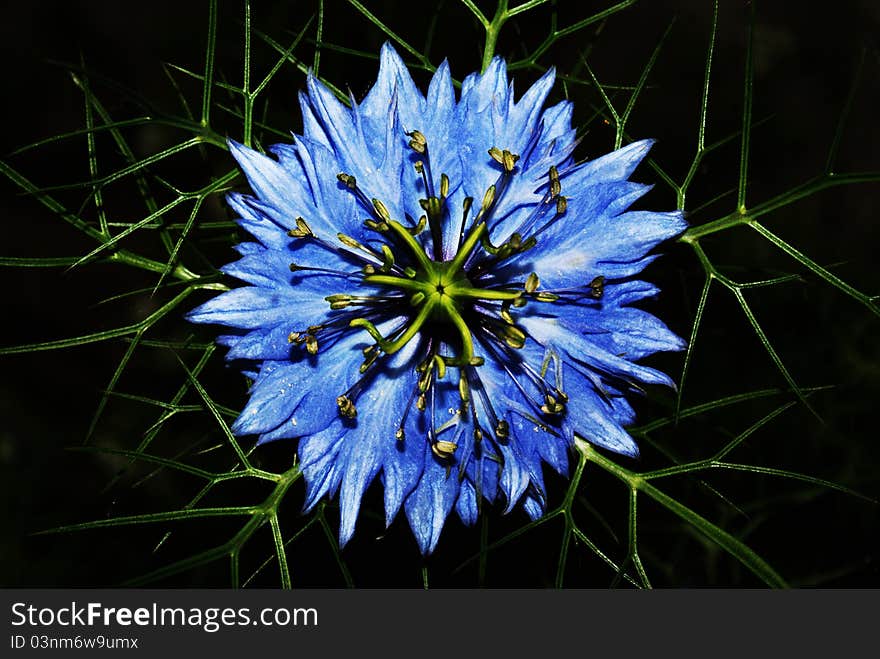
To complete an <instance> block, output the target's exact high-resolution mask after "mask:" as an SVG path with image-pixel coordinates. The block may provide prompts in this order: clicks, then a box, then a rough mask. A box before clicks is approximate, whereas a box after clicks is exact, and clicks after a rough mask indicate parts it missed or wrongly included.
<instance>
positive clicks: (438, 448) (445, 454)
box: [431, 440, 458, 459]
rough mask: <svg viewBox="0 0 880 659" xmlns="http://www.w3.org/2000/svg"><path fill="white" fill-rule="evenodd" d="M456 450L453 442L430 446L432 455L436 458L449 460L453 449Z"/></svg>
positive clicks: (453, 451) (442, 442) (436, 443)
mask: <svg viewBox="0 0 880 659" xmlns="http://www.w3.org/2000/svg"><path fill="white" fill-rule="evenodd" d="M457 448H458V444H455V443H454V442H445V441H442V440H441V441H438V442H435V443H433V444H431V451H433V453H434V455H436V456H437V457H438V458H444V459H445V458H451V457H452V456H453V454H454V453H455V449H457Z"/></svg>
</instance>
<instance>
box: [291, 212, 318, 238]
mask: <svg viewBox="0 0 880 659" xmlns="http://www.w3.org/2000/svg"><path fill="white" fill-rule="evenodd" d="M287 235H288V236H290V237H291V238H305V237H307V236H308V237H309V238H314V237H315V234H314V233H312V228H311V227H310V226H309V225H308V223H307V222H306V221H305V220H304V219H302V218H301V217H298V218H296V229H291V230H290V231H288V232H287Z"/></svg>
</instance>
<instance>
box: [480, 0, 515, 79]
mask: <svg viewBox="0 0 880 659" xmlns="http://www.w3.org/2000/svg"><path fill="white" fill-rule="evenodd" d="M508 18H510V16H509V14H508V13H507V0H498V7H497V8H496V9H495V15H494V16H493V17H492V20H491V22H490V23H489V24H488V25H486V43H485V45H484V46H483V65H482V67H481V69H480V71H481V73H485V72H486V69H488V68H489V64H491V62H492V58H493V57H495V45H496V43H497V42H498V35H499V34H500V33H501V28H502V26H503V25H504V23H505V22H507V19H508Z"/></svg>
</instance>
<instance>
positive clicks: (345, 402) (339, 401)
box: [336, 395, 357, 419]
mask: <svg viewBox="0 0 880 659" xmlns="http://www.w3.org/2000/svg"><path fill="white" fill-rule="evenodd" d="M336 405H337V407H339V414H340V416H343V417H345V418H346V419H354V418H355V417H356V416H357V408H356V407H355V405H354V403H353V402H352V401H351V399H350V398H349V397H348V396H346V395H342V396H337V397H336Z"/></svg>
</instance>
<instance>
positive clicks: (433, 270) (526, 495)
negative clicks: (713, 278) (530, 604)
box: [189, 45, 685, 554]
mask: <svg viewBox="0 0 880 659" xmlns="http://www.w3.org/2000/svg"><path fill="white" fill-rule="evenodd" d="M553 81H554V73H553V71H549V72H548V73H547V74H545V75H544V76H543V77H542V78H541V79H540V80H538V82H536V83H535V84H534V85H533V86H532V87H531V88H530V89H529V90H528V91H527V92H526V93H525V94H524V95H523V96H522V97H521V98H520V99H519V100H518V101H517V100H515V96H514V91H513V85H512V84H511V85H508V80H507V72H506V67H505V64H504V62H503V61H502V60H501V59H499V58H496V59H494V60H493V61H492V63H491V64H490V66H489V67H488V69H487V70H486V71H485V73H483V74H482V75H480V74H472V75H470V76H468V77H467V78H466V79H465V80H464V82H463V83H462V86H461V92H460V94H459V95H458V98H456V93H455V90H454V88H453V84H452V78H451V76H450V72H449V68H448V66H447V64H446V63H445V62H444V63H443V64H441V65H440V67H439V68H438V69H437V72H436V73H435V74H434V76H433V78H432V80H431V83H430V86H429V88H428V91H427V95H423V94H422V92H421V91H420V90H419V89H418V88H417V87H416V85H415V83H414V82H413V80H412V78H411V77H410V74H409V73H408V72H407V70H406V68H405V66H404V64H403V62H402V61H401V59H400V58H399V56H398V55H397V53H396V52H395V51H394V50H393V49H392V48H391V47H390V46H388V45H386V46H385V47H384V48H383V49H382V53H381V65H380V69H379V77H378V80H377V82H376V84H375V85H374V86H373V88H372V90H371V91H370V92H369V93H368V94H367V96H366V97H365V98H364V99H363V101H362V102H361V103H356V102H355V100H354V99H351V107H346V106H345V105H343V104H342V103H340V102H339V101H338V100H337V99H336V98H335V97H334V96H333V94H332V93H331V92H330V91H329V90H328V89H327V88H326V87H325V86H323V85H322V84H321V83H320V82H318V80H316V79H315V78H314V77H311V76H310V77H309V78H308V81H307V88H308V91H307V92H306V93H303V94H301V96H300V103H301V106H302V114H303V124H304V127H303V135H301V136H296V138H295V143H294V144H277V145H274V146H272V147H270V148H269V151H270V152H271V153H272V155H273V156H274V158H273V157H270V156H267V155H262V154H260V153H258V152H257V151H255V150H253V149H250V148H247V147H245V146H242V145H241V144H237V143H235V142H230V148H231V151H232V154H233V156H234V157H235V158H236V160H237V161H238V163H239V165H240V166H241V168H242V170H243V171H244V173H245V175H246V176H247V178H248V181H249V183H250V186H251V189H252V190H253V196H248V195H242V194H231V195H230V196H229V198H228V201H229V204H230V206H231V207H232V209H233V210H234V211H235V213H236V214H237V215H238V216H240V218H241V219H240V220H239V224H240V225H241V226H242V228H244V229H245V230H246V231H247V232H248V233H250V234H251V235H252V236H253V237H254V238H255V242H245V243H242V244H240V245H238V247H237V249H238V251H239V253H240V254H241V256H242V258H241V259H240V260H238V261H236V262H234V263H231V264H229V265H227V266H225V267H224V268H223V271H224V272H225V273H227V274H229V275H231V276H233V277H235V278H237V279H240V280H242V281H244V282H246V283H247V284H249V285H248V286H243V287H240V288H236V289H234V290H231V291H229V292H225V293H223V294H221V295H219V296H218V297H216V298H214V299H212V300H210V301H209V302H207V303H206V304H204V305H202V306H200V307H199V308H197V309H195V310H194V311H192V312H191V313H190V314H189V319H190V320H192V321H194V322H199V323H218V324H222V325H226V326H228V327H230V328H232V329H233V330H234V331H233V332H232V333H230V334H228V335H226V336H223V337H221V338H220V342H221V343H223V344H225V345H227V346H229V352H228V354H227V359H229V360H236V361H239V360H240V362H241V364H242V370H244V371H245V372H246V373H248V374H249V375H250V376H251V377H252V378H253V385H252V387H251V390H250V400H249V401H248V403H247V405H246V407H245V408H244V410H243V411H242V412H241V415H240V416H239V417H238V419H237V421H236V422H235V424H234V425H233V427H232V430H233V432H234V433H235V434H237V435H258V436H259V441H260V442H268V441H271V440H276V439H281V438H298V445H297V451H298V459H299V463H300V466H301V469H302V473H303V475H304V478H305V481H306V501H305V509H306V510H308V509H310V508H312V507H313V506H314V505H315V504H316V503H317V502H318V501H319V500H321V499H322V498H323V497H326V496H331V497H333V496H337V495H338V497H339V505H340V512H341V522H340V530H339V540H340V543H341V544H344V543H345V542H347V541H348V540H349V538H350V537H351V535H352V533H353V532H354V528H355V521H356V519H357V516H358V512H359V509H360V505H361V499H362V496H363V494H364V491H365V490H366V488H367V487H368V486H369V485H370V483H371V482H373V481H374V480H375V479H376V478H377V477H378V478H379V479H380V480H381V482H382V485H383V486H384V502H385V516H386V521H387V523H388V524H390V523H391V521H392V520H393V519H394V517H395V516H396V514H397V513H398V511H399V509H400V508H401V507H403V509H404V510H405V512H406V516H407V517H408V519H409V523H410V526H411V527H412V530H413V532H414V534H415V537H416V539H417V541H418V544H419V547H420V548H421V550H422V552H423V553H426V554H427V553H430V552H432V551H433V550H434V548H435V546H436V544H437V541H438V538H439V536H440V532H441V529H442V528H443V525H444V522H445V520H446V519H447V517H448V515H449V514H450V513H451V511H452V510H453V508H454V509H455V511H456V513H457V514H458V516H459V517H460V518H461V519H462V520H463V521H464V523H466V524H472V523H473V522H474V521H475V520H476V518H477V514H478V510H479V507H480V501H481V499H485V500H487V501H489V502H499V504H500V505H503V508H504V510H505V511H510V510H511V509H513V507H514V506H515V505H517V504H518V503H521V504H522V506H523V508H524V509H525V511H526V512H527V513H528V515H530V516H531V517H532V518H537V517H538V516H540V515H541V514H542V512H543V511H544V510H545V506H546V505H547V501H546V497H545V488H544V469H545V464H546V465H549V466H550V467H551V468H552V469H554V470H556V471H557V472H559V473H561V474H565V473H566V472H567V469H568V464H569V454H570V452H571V451H572V448H573V445H574V435H575V433H577V434H578V435H579V436H581V437H583V438H584V439H586V440H587V441H589V442H591V443H592V444H594V445H596V446H599V447H602V448H604V449H608V450H609V451H613V452H616V453H621V454H624V455H628V456H635V455H636V454H637V453H638V449H637V447H636V444H635V443H634V442H633V440H632V438H631V437H630V436H629V435H628V434H627V433H626V431H625V430H624V429H623V426H626V425H627V424H630V423H631V422H632V421H633V416H634V414H633V409H632V407H631V406H630V404H629V403H628V402H627V400H626V396H627V395H629V394H632V393H634V392H638V391H641V390H642V389H641V385H643V384H645V383H647V384H665V385H671V384H672V382H671V380H670V379H669V378H668V377H667V376H666V375H664V374H662V373H660V372H658V371H656V370H654V369H651V368H648V367H646V366H642V365H639V364H638V363H636V362H637V361H638V360H639V359H641V358H643V357H645V356H647V355H650V354H652V353H654V352H657V351H661V350H679V349H681V348H682V341H681V340H680V339H679V338H678V337H677V336H675V335H674V334H673V333H671V332H670V331H669V330H668V329H667V328H666V326H665V325H664V324H663V323H662V322H661V321H659V320H658V319H657V318H655V317H654V316H652V315H650V314H649V313H647V312H645V311H643V310H640V309H637V308H634V307H632V306H630V305H632V304H633V303H635V302H638V301H640V300H643V299H645V298H647V297H650V296H653V295H654V294H656V292H657V289H656V288H655V287H654V286H652V285H651V284H648V283H645V282H643V281H638V280H637V279H635V277H636V276H637V275H638V273H639V272H640V271H641V270H642V269H643V268H644V267H645V266H646V265H647V264H648V263H649V262H650V261H651V260H653V258H654V256H653V255H651V254H650V252H651V250H652V248H653V247H654V246H655V245H657V244H658V243H659V242H660V241H663V240H665V239H667V238H669V237H671V236H674V235H676V234H678V233H679V232H681V231H682V230H683V229H684V227H685V223H684V221H683V219H682V217H681V214H680V213H678V212H667V213H658V212H650V211H627V208H628V207H629V206H630V205H631V204H632V203H633V202H634V201H635V200H636V199H638V198H639V197H640V196H642V195H643V194H644V193H645V192H646V191H647V190H648V188H649V186H646V185H641V184H639V183H634V182H631V181H629V180H628V179H629V176H630V175H631V174H632V172H633V170H634V169H635V167H636V166H637V165H638V164H639V162H640V161H641V159H642V158H643V157H644V155H645V153H646V152H647V150H648V148H649V147H650V142H649V141H641V142H635V143H633V144H630V145H629V146H627V147H624V148H622V149H620V150H618V151H615V152H613V153H610V154H608V155H605V156H603V157H600V158H597V159H595V160H591V161H587V162H585V163H581V164H578V163H576V162H575V160H574V158H573V156H572V151H573V149H574V147H575V131H574V130H573V129H572V128H571V113H572V106H571V104H570V103H568V102H563V103H559V104H557V105H554V106H552V107H550V108H547V109H543V104H544V101H545V99H546V97H547V95H548V93H549V91H550V89H551V87H552V85H553Z"/></svg>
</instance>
